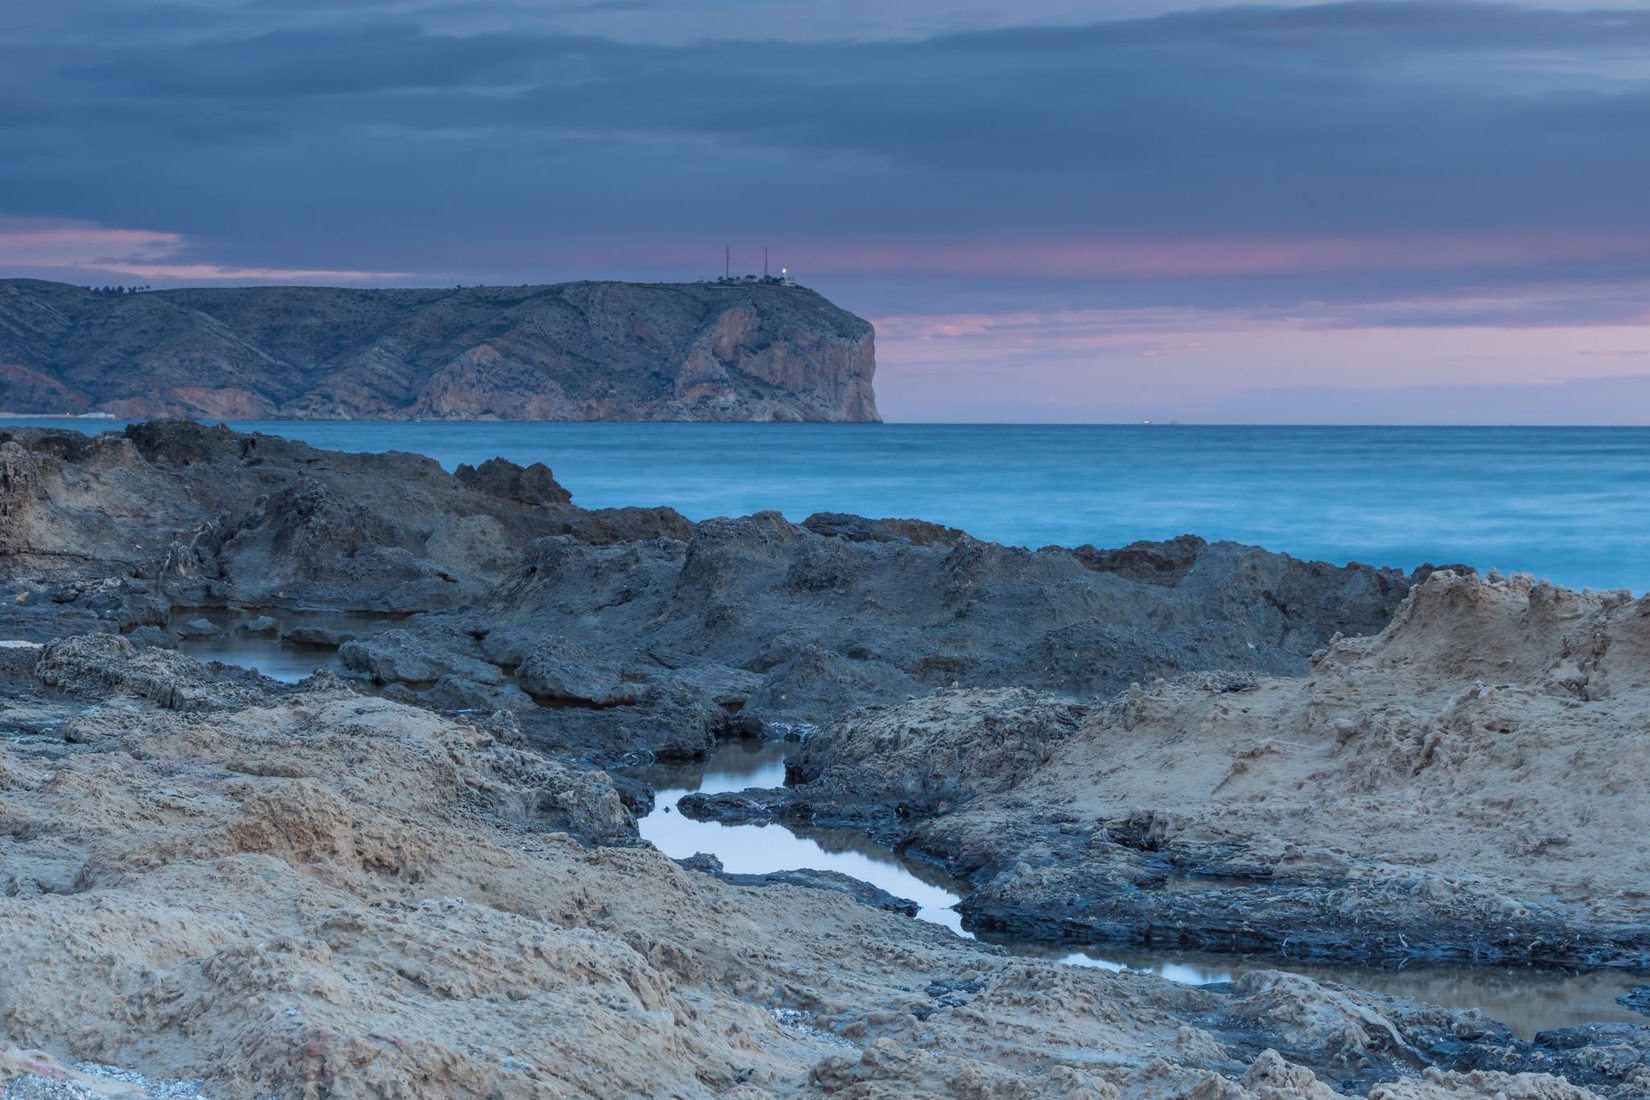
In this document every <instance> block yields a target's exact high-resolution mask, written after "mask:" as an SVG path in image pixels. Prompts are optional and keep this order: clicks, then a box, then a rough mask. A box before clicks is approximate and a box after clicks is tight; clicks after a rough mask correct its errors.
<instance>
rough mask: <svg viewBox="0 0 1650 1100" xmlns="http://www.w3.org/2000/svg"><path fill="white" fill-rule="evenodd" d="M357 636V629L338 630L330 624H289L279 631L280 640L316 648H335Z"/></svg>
mask: <svg viewBox="0 0 1650 1100" xmlns="http://www.w3.org/2000/svg"><path fill="white" fill-rule="evenodd" d="M359 636H360V635H359V633H358V632H357V631H354V630H339V629H337V628H334V627H330V626H289V627H287V628H286V629H284V630H282V631H281V640H282V641H285V642H292V643H294V644H296V645H307V646H315V647H316V648H318V649H319V648H326V649H337V648H338V647H339V646H341V645H343V644H344V643H345V642H350V641H354V640H355V639H356V638H357V637H359Z"/></svg>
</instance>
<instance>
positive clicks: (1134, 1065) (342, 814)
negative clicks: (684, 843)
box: [0, 636, 1642, 1100]
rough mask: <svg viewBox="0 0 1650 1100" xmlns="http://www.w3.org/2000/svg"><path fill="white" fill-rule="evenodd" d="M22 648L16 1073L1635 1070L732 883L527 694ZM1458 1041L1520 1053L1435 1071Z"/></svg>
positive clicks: (96, 647)
mask: <svg viewBox="0 0 1650 1100" xmlns="http://www.w3.org/2000/svg"><path fill="white" fill-rule="evenodd" d="M4 662H5V663H4V668H3V669H0V675H3V676H4V678H5V681H6V684H7V687H8V689H9V690H8V691H7V693H6V701H5V702H4V703H0V721H3V722H4V723H5V726H6V728H7V729H8V730H9V731H10V732H9V733H8V735H7V736H6V738H5V739H3V740H0V793H3V795H4V797H3V799H0V829H3V830H4V832H5V834H6V835H7V836H8V838H9V839H8V843H7V845H6V847H5V849H4V850H3V854H0V883H3V884H4V888H3V889H0V1033H3V1034H0V1039H3V1040H4V1041H3V1042H0V1049H7V1050H11V1051H15V1052H19V1053H18V1054H17V1055H14V1056H8V1059H4V1060H0V1084H3V1082H4V1080H5V1078H6V1077H7V1076H15V1077H16V1079H18V1080H22V1079H23V1078H22V1076H21V1075H24V1074H27V1073H30V1072H33V1073H36V1074H38V1073H41V1072H48V1073H49V1072H50V1071H51V1069H52V1066H53V1065H57V1066H69V1065H73V1064H74V1063H76V1062H78V1061H82V1060H89V1061H92V1062H95V1063H101V1064H106V1065H119V1066H125V1067H130V1068H133V1069H136V1070H139V1071H141V1072H142V1073H143V1074H145V1075H146V1076H148V1077H150V1078H157V1079H158V1078H167V1079H174V1080H185V1081H200V1082H201V1083H202V1089H203V1091H204V1092H205V1094H207V1095H212V1096H223V1097H229V1096H254V1095H259V1096H261V1095H279V1096H305V1097H321V1096H334V1097H351V1096H416V1097H426V1096H427V1097H450V1096H500V1097H563V1096H588V1097H614V1096H650V1097H651V1096H682V1097H701V1096H703V1097H708V1096H736V1097H752V1098H754V1097H759V1096H786V1095H802V1094H807V1095H826V1096H844V1097H879V1096H888V1097H893V1096H901V1097H906V1096H915V1097H948V1096H978V1097H1043V1096H1046V1097H1073V1096H1087V1097H1096V1098H1105V1100H1120V1098H1123V1097H1129V1098H1158V1097H1161V1098H1169V1097H1183V1098H1204V1097H1215V1098H1220V1100H1249V1098H1253V1100H1327V1098H1329V1097H1334V1096H1345V1095H1351V1096H1368V1097H1370V1098H1371V1100H1421V1098H1427V1100H1439V1098H1446V1097H1448V1098H1459V1100H1469V1098H1473V1100H1479V1098H1481V1100H1490V1098H1492V1097H1494V1098H1497V1100H1506V1098H1520V1100H1586V1098H1588V1097H1593V1096H1627V1095H1642V1093H1637V1094H1635V1093H1629V1092H1627V1091H1624V1089H1625V1088H1627V1087H1629V1086H1631V1087H1637V1085H1636V1084H1634V1083H1633V1082H1637V1081H1639V1078H1627V1077H1624V1076H1623V1074H1622V1073H1621V1071H1620V1070H1619V1069H1617V1070H1615V1071H1614V1073H1615V1076H1614V1078H1613V1079H1612V1078H1611V1077H1610V1076H1609V1073H1610V1072H1612V1071H1611V1070H1610V1067H1609V1066H1608V1065H1607V1064H1606V1062H1605V1059H1604V1058H1603V1057H1602V1055H1601V1054H1600V1053H1599V1051H1598V1050H1597V1048H1596V1046H1595V1045H1593V1044H1591V1043H1590V1042H1589V1041H1587V1040H1586V1037H1581V1038H1582V1040H1583V1041H1581V1042H1576V1041H1575V1040H1574V1038H1569V1039H1560V1038H1555V1039H1553V1040H1550V1041H1548V1042H1547V1043H1545V1044H1528V1043H1522V1042H1520V1041H1518V1040H1516V1039H1515V1038H1513V1037H1512V1036H1510V1035H1509V1034H1507V1033H1506V1032H1505V1031H1504V1030H1503V1029H1498V1028H1497V1027H1496V1025H1494V1024H1491V1023H1489V1022H1487V1021H1484V1020H1482V1019H1479V1018H1477V1017H1476V1016H1475V1015H1474V1014H1470V1013H1468V1014H1461V1013H1456V1014H1451V1013H1446V1012H1443V1011H1441V1010H1437V1009H1429V1008H1425V1007H1423V1006H1419V1005H1416V1004H1414V1003H1412V1002H1404V1001H1397V1000H1393V999H1391V998H1382V997H1378V996H1374V995H1368V994H1362V993H1357V992H1355V991H1351V990H1346V989H1339V988H1335V987H1329V986H1321V985H1318V984H1316V983H1313V982H1311V981H1308V980H1307V979H1304V978H1300V977H1297V976H1293V975H1287V974H1277V973H1264V974H1254V975H1250V976H1248V977H1246V978H1245V979H1244V980H1243V981H1242V982H1240V983H1237V984H1236V985H1235V986H1233V987H1231V988H1227V989H1220V990H1204V989H1194V988H1190V987H1186V986H1179V985H1174V984H1172V983H1168V982H1165V981H1162V980H1159V979H1156V978H1151V977H1146V976H1142V975H1135V974H1110V973H1105V972H1098V971H1092V970H1080V969H1076V968H1072V967H1067V966H1063V965H1061V964H1058V963H1053V962H1047V961H1040V960H1031V959H1018V958H1013V957H1010V956H1008V955H1006V954H1004V953H1002V952H1001V951H1000V950H999V949H992V948H989V947H986V946H983V945H980V944H976V943H971V942H969V941H964V940H959V939H957V938H956V937H955V936H952V935H951V934H950V933H947V932H945V931H943V930H941V929H939V928H936V927H934V926H930V925H925V924H921V923H919V922H915V921H912V920H909V919H907V918H904V917H901V916H897V915H894V914H891V913H886V912H883V911H881V910H879V909H875V908H871V907H869V906H865V905H861V904H859V903H858V902H856V901H854V900H853V899H852V898H850V897H848V896H846V895H844V894H842V893H838V892H835V891H830V890H814V889H807V888H804V887H799V886H792V885H785V884H778V885H766V886H736V885H729V884H726V883H723V882H722V881H720V880H719V879H717V878H715V877H714V876H712V875H707V874H701V873H698V872H694V871H689V870H686V869H683V868H681V867H678V866H677V865H675V864H673V863H672V862H670V861H669V860H667V859H665V858H664V857H663V856H660V855H659V854H658V853H657V852H654V851H653V850H651V849H649V848H646V847H638V846H636V845H635V843H634V842H633V841H631V842H626V841H625V837H624V834H625V831H626V829H625V826H626V823H627V815H626V814H625V812H624V810H623V807H622V806H621V804H620V802H619V799H618V798H617V796H616V794H615V793H614V791H613V789H612V786H611V785H610V784H609V783H608V782H607V780H606V778H605V777H604V776H603V775H601V774H600V773H592V772H577V771H570V770H568V769H567V768H566V767H565V766H563V765H560V764H557V763H555V762H553V761H550V760H547V759H546V758H544V757H543V756H541V755H539V754H537V753H533V752H531V751H529V750H527V749H526V748H525V747H524V746H523V745H522V744H521V742H520V739H519V735H518V733H517V732H516V730H515V729H514V726H513V723H511V722H510V721H509V720H508V719H507V718H503V717H498V718H487V719H484V720H481V721H465V720H455V719H450V718H444V717H441V716H439V715H436V714H433V713H431V712H429V711H427V710H424V709H421V708H413V707H408V706H404V705H400V704H396V703H392V702H389V701H386V700H382V699H375V698H370V697H363V696H361V695H359V694H357V693H355V692H353V691H351V690H349V689H348V688H347V687H345V686H343V685H341V684H339V683H337V682H335V681H332V682H329V681H327V680H325V679H324V678H323V679H317V680H315V681H313V682H311V683H309V684H305V685H300V686H298V687H294V688H287V687H281V686H279V685H275V684H272V683H268V682H262V683H260V682H257V681H256V678H253V679H252V680H250V681H247V680H244V679H243V680H242V682H240V683H238V684H234V685H230V686H229V687H227V688H224V689H222V690H219V691H217V692H216V693H214V692H212V691H203V690H202V688H203V686H204V685H209V684H211V682H212V681H213V678H214V676H215V675H216V674H214V673H213V672H212V670H210V669H205V668H203V667H202V666H199V665H197V664H195V663H194V662H192V661H189V660H187V659H186V658H181V657H176V656H175V655H171V654H164V653H160V652H159V651H156V650H140V649H137V648H136V647H133V646H132V645H131V644H130V643H128V642H126V641H124V640H122V639H119V638H113V637H106V636H105V637H83V638H73V639H68V640H64V641H59V642H55V643H52V644H51V645H49V646H47V647H46V648H45V649H44V650H42V651H39V652H34V651H28V652H26V653H25V652H24V651H19V650H11V651H6V652H5V654H4ZM27 662H32V663H33V665H34V669H35V672H36V673H37V674H38V675H39V677H40V678H41V679H40V680H39V681H36V683H35V686H34V687H32V688H31V687H29V686H28V683H27V680H26V679H25V678H26V677H27V676H28V674H29V673H28V663H27ZM94 672H95V676H92V675H90V674H92V673H94ZM45 682H53V683H55V684H56V685H57V687H56V688H47V687H46V686H45ZM65 687H69V688H74V689H75V692H74V694H72V695H66V694H62V693H61V689H62V688H65ZM231 689H232V690H231ZM94 700H95V702H94ZM157 700H160V701H163V702H164V703H165V704H166V705H162V702H157ZM29 725H32V727H33V728H35V729H42V728H49V729H52V730H53V731H55V732H54V734H53V735H49V736H48V735H44V734H40V733H36V734H33V735H29V736H25V735H23V734H21V733H20V732H19V730H20V729H21V728H22V727H24V726H29ZM600 841H606V842H607V843H605V844H598V843H596V842H600ZM614 841H617V843H614ZM1626 1030H1629V1031H1637V1030H1640V1029H1626ZM1566 1044H1568V1045H1566ZM1641 1049H1642V1048H1641ZM1462 1050H1468V1051H1471V1052H1474V1054H1475V1055H1476V1056H1477V1057H1478V1058H1479V1059H1480V1060H1482V1061H1490V1060H1499V1061H1500V1062H1502V1063H1504V1064H1505V1065H1506V1066H1508V1067H1509V1068H1515V1069H1518V1070H1520V1071H1521V1072H1519V1073H1517V1074H1509V1073H1506V1072H1503V1071H1501V1070H1495V1071H1482V1070H1480V1071H1474V1072H1465V1071H1463V1072H1443V1071H1434V1072H1432V1073H1430V1074H1426V1073H1422V1072H1421V1070H1422V1068H1423V1067H1425V1066H1427V1065H1429V1064H1435V1063H1437V1062H1439V1061H1441V1060H1443V1058H1445V1057H1455V1058H1457V1059H1458V1057H1459V1053H1460V1051H1462ZM31 1051H41V1052H43V1053H44V1054H46V1055H48V1056H49V1057H48V1058H45V1059H42V1058H40V1057H39V1056H37V1055H29V1054H28V1053H27V1052H31ZM1618 1060H1619V1055H1618ZM1537 1063H1539V1064H1541V1065H1542V1066H1543V1067H1544V1068H1547V1069H1554V1070H1558V1071H1560V1072H1567V1073H1569V1074H1571V1075H1572V1076H1574V1077H1576V1079H1578V1080H1583V1079H1589V1078H1591V1079H1594V1081H1595V1084H1597V1085H1598V1087H1599V1089H1601V1090H1602V1091H1594V1090H1591V1089H1587V1088H1582V1087H1577V1086H1574V1085H1569V1084H1565V1083H1563V1082H1562V1081H1560V1080H1559V1079H1558V1078H1557V1077H1555V1076H1553V1075H1551V1074H1548V1073H1530V1072H1528V1071H1527V1069H1528V1067H1529V1066H1530V1065H1532V1064H1537ZM1601 1071H1602V1072H1601ZM83 1083H84V1082H83ZM20 1095H21V1093H20ZM60 1095H62V1094H60ZM68 1095H88V1096H89V1095H97V1094H96V1093H93V1092H91V1091H86V1092H84V1093H79V1094H76V1093H68ZM106 1095H111V1094H106ZM112 1095H119V1093H113V1094H112ZM128 1095H141V1093H128Z"/></svg>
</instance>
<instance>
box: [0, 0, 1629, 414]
mask: <svg viewBox="0 0 1650 1100" xmlns="http://www.w3.org/2000/svg"><path fill="white" fill-rule="evenodd" d="M1647 196H1650V0H1644V2H1639V0H1634V2H1624V0H1623V2H1616V3H1610V2H1608V0H1598V2H1582V3H1570V2H1562V0H1548V2H1547V3H1545V4H1544V5H1535V4H1518V3H1505V2H1487V0H1486V2H1460V0H1350V2H1345V3H1327V4H1325V3H1284V4H1271V5H1265V6H1254V5H1234V4H1219V3H1214V4H1211V3H1207V2H1202V3H1199V2H1196V0H1111V2H1107V3H1096V2H1087V3H1083V2H1078V0H952V2H943V3H942V2H938V0H670V2H665V0H566V2H561V0H466V2H462V3H461V2H455V0H165V2H160V0H54V2H53V3H51V4H44V3H39V4H37V3H32V2H24V0H0V276H30V277H37V278H49V279H61V280H64V281H68V282H75V283H82V284H97V285H102V284H107V283H121V284H148V285H153V286H157V287H158V286H179V285H199V284H208V283H210V284H220V285H237V284H253V283H291V282H302V283H320V284H337V285H353V286H387V285H435V286H440V285H453V284H459V283H462V284H475V283H523V282H534V283H536V282H554V281H560V280H566V279H579V278H624V279H645V280H682V279H696V278H701V277H706V276H713V275H716V274H719V273H720V271H721V268H722V260H723V249H724V247H731V248H732V250H733V260H734V266H735V267H736V268H737V269H741V270H745V271H752V270H759V269H760V267H761V264H762V252H763V249H764V247H766V248H768V249H769V250H770V253H771V256H772V258H773V259H772V262H773V265H774V266H775V267H776V268H777V267H779V266H786V267H788V268H789V269H790V270H791V271H792V272H793V273H794V274H795V275H796V276H797V278H798V280H799V281H800V282H802V283H803V284H805V285H807V286H811V287H814V288H815V289H817V290H819V291H821V292H822V293H824V294H826V295H827V296H829V297H830V298H832V299H833V300H834V301H836V302H838V303H839V304H841V305H842V306H844V307H846V308H848V309H851V310H853V311H854V312H856V313H859V314H860V315H862V316H864V317H866V318H868V319H870V320H872V321H873V322H874V323H875V324H876V326H877V330H878V335H877V348H878V364H879V368H878V377H877V389H878V395H879V400H880V402H881V405H882V408H883V413H884V415H885V416H886V417H887V418H888V419H890V420H926V421H935V420H959V421H976V420H985V421H1001V420H1016V421H1021V420H1032V421H1037V420H1053V421H1068V420H1075V421H1131V420H1142V419H1153V420H1180V421H1183V422H1188V423H1190V422H1309V423H1341V422H1366V423H1367V422H1380V423H1617V424H1620V423H1638V424H1644V423H1650V198H1647Z"/></svg>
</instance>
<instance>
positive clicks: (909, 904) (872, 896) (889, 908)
mask: <svg viewBox="0 0 1650 1100" xmlns="http://www.w3.org/2000/svg"><path fill="white" fill-rule="evenodd" d="M676 862H678V863H680V864H681V865H682V866H683V867H686V868H687V869H688V870H690V871H698V872H700V873H702V874H707V875H714V876H716V877H717V878H719V879H721V880H722V881H723V882H726V883H729V884H731V885H734V886H805V887H807V888H808V889H810V890H830V891H833V892H835V893H838V894H846V895H848V896H849V897H851V898H853V899H854V900H855V901H857V902H859V903H860V904H861V905H868V906H870V907H871V908H873V909H881V910H883V911H884V912H888V913H899V914H901V915H902V916H907V917H914V916H916V915H917V911H918V910H919V909H920V908H921V906H919V905H918V904H917V903H916V902H914V901H912V900H911V899H909V898H901V897H895V896H894V895H893V894H891V893H889V892H888V891H887V890H884V889H882V888H881V887H879V886H873V885H872V884H871V883H869V882H866V881H864V880H863V879H857V878H854V877H853V876H852V875H845V874H843V873H841V872H840V871H818V870H814V869H812V868H807V867H804V868H799V869H796V870H787V871H770V872H768V873H766V874H736V873H733V872H729V871H725V870H723V869H722V861H721V860H719V859H717V858H716V857H715V856H713V855H710V854H709V853H706V852H699V853H696V854H694V855H691V856H689V857H688V858H686V859H680V860H677V861H676Z"/></svg>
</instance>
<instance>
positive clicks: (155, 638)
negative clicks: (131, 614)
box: [126, 626, 178, 649]
mask: <svg viewBox="0 0 1650 1100" xmlns="http://www.w3.org/2000/svg"><path fill="white" fill-rule="evenodd" d="M126 637H127V639H128V640H129V641H130V642H131V643H132V644H133V645H139V646H159V647H160V648H162V649H172V648H173V647H175V646H176V645H177V644H178V640H177V639H176V638H174V637H173V636H172V635H171V634H169V633H167V632H166V631H164V630H162V629H161V628H160V627H158V626H140V627H138V628H137V629H136V630H134V631H132V632H131V633H130V634H128V635H126Z"/></svg>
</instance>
